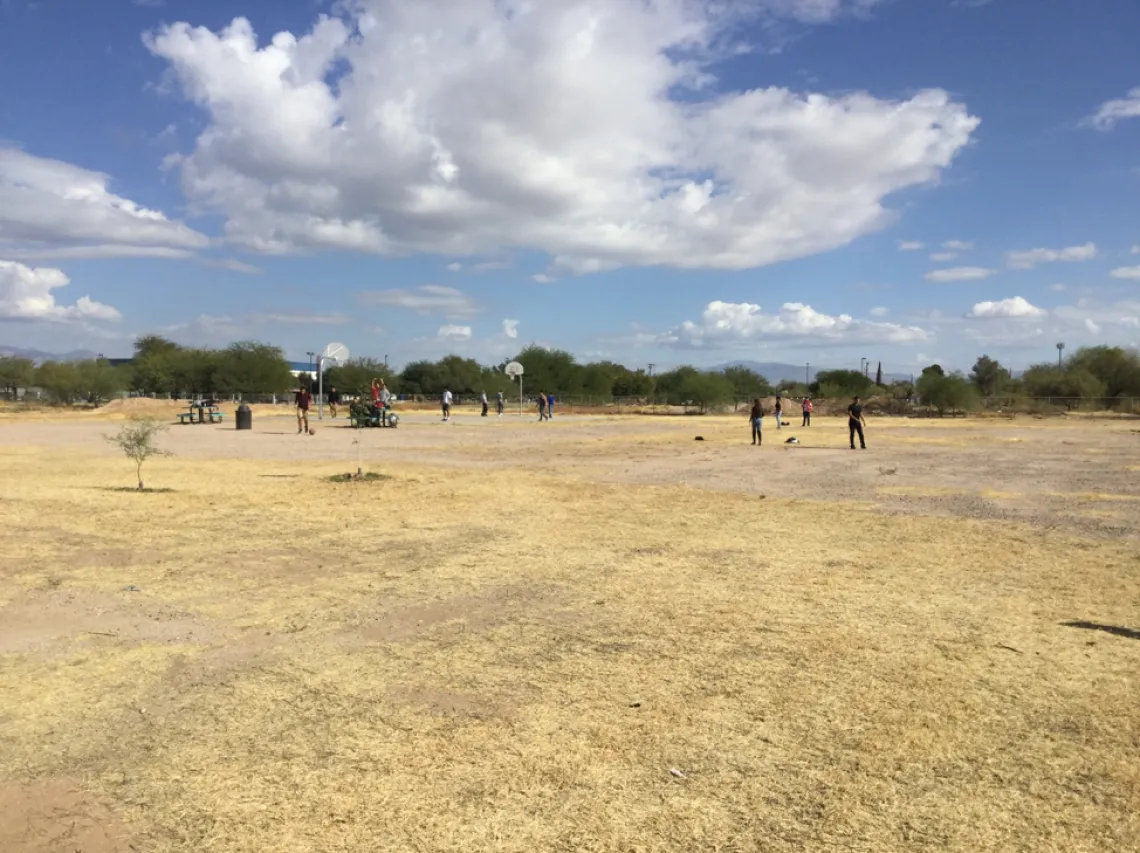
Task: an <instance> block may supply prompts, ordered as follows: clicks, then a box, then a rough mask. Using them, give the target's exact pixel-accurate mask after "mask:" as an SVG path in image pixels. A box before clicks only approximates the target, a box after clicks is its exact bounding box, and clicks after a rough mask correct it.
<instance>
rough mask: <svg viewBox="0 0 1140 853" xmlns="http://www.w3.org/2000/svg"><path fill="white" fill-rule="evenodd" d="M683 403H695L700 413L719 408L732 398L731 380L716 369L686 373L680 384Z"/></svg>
mask: <svg viewBox="0 0 1140 853" xmlns="http://www.w3.org/2000/svg"><path fill="white" fill-rule="evenodd" d="M679 390H680V394H681V397H683V398H684V399H683V400H682V402H684V403H689V402H692V403H696V404H697V405H698V406H699V407H700V409H701V414H705V413H706V412H710V411H713V410H715V409H718V408H720V407H721V406H723V405H724V404H725V403H727V402H729V401H730V400H732V398H733V393H734V389H733V387H732V382H731V381H730V380H729V379H728V377H727V376H725V375H724V374H723V373H719V372H716V371H711V370H710V371H700V372H698V371H695V370H694V371H693V372H692V373H688V374H686V376H685V378H684V379H683V380H682V381H681V384H680V389H679Z"/></svg>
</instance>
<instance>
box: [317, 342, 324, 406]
mask: <svg viewBox="0 0 1140 853" xmlns="http://www.w3.org/2000/svg"><path fill="white" fill-rule="evenodd" d="M324 360H325V357H324V356H323V355H318V356H317V420H318V421H323V420H324V419H325V372H324V370H322V369H321V367H322V365H321V362H323V361H324Z"/></svg>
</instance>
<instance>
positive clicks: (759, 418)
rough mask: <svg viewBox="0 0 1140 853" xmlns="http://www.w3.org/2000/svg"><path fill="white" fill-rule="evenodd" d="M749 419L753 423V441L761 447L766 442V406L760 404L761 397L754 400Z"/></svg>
mask: <svg viewBox="0 0 1140 853" xmlns="http://www.w3.org/2000/svg"><path fill="white" fill-rule="evenodd" d="M748 421H749V423H751V424H752V443H753V444H754V445H756V446H757V447H760V446H761V445H762V444H763V443H764V432H763V430H764V407H763V406H762V405H760V398H759V397H757V398H756V399H755V400H753V401H752V408H751V409H750V410H749V412H748Z"/></svg>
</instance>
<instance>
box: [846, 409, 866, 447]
mask: <svg viewBox="0 0 1140 853" xmlns="http://www.w3.org/2000/svg"><path fill="white" fill-rule="evenodd" d="M866 425H867V421H866V419H865V418H864V417H863V404H862V403H860V402H859V398H858V397H856V398H855V399H854V400H852V401H851V405H850V406H848V407H847V431H848V432H849V433H850V438H851V449H852V450H854V449H855V436H856V434H858V436H859V446H860V447H861V448H863V449H864V450H866V449H867V439H866V438H864V437H863V427H865V426H866Z"/></svg>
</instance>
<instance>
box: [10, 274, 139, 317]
mask: <svg viewBox="0 0 1140 853" xmlns="http://www.w3.org/2000/svg"><path fill="white" fill-rule="evenodd" d="M70 282H71V279H69V278H68V277H67V276H66V275H65V274H64V272H63V270H58V269H55V268H53V267H28V266H24V265H23V264H21V263H17V262H16V261H0V318H2V319H8V320H54V321H62V322H67V321H75V320H111V321H116V320H121V319H122V314H120V313H119V312H118V311H117V310H115V309H114V308H112V307H111V306H110V305H104V304H103V303H101V302H95V301H94V300H92V299H91V298H89V297H87V296H81V297H79V299H78V300H76V302H75V304H74V305H60V304H59V303H57V302H56V301H55V295H54V294H53V293H52V291H53V290H57V289H58V288H61V287H66V286H67V285H68V284H70Z"/></svg>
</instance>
